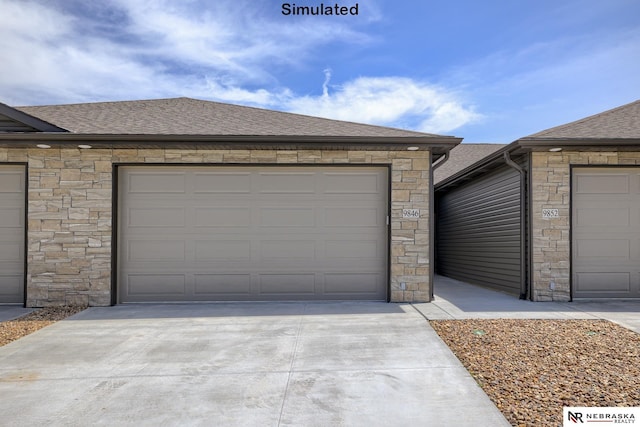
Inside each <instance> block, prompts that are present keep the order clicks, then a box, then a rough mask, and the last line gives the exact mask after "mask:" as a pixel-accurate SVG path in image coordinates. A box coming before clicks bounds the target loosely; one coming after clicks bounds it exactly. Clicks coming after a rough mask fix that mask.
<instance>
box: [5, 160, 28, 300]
mask: <svg viewBox="0 0 640 427" xmlns="http://www.w3.org/2000/svg"><path fill="white" fill-rule="evenodd" d="M24 209H25V167H24V166H13V165H0V303H1V304H10V303H23V302H24V252H25V251H24V227H25V224H24V216H25V215H24Z"/></svg>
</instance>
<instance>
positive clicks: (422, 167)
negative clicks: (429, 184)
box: [412, 157, 431, 171]
mask: <svg viewBox="0 0 640 427" xmlns="http://www.w3.org/2000/svg"><path fill="white" fill-rule="evenodd" d="M412 165H413V170H414V171H428V170H429V168H431V162H429V158H428V157H427V158H424V157H423V158H419V159H413V160H412Z"/></svg>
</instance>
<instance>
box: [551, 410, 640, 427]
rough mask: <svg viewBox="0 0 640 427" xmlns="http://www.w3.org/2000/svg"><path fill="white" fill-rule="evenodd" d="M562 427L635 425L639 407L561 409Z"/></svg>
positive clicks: (638, 416) (639, 415) (639, 413)
mask: <svg viewBox="0 0 640 427" xmlns="http://www.w3.org/2000/svg"><path fill="white" fill-rule="evenodd" d="M562 418H563V422H562V426H563V427H567V426H575V425H576V424H590V423H598V426H608V425H620V424H635V423H636V420H638V419H639V418H640V407H633V408H617V407H605V408H597V407H584V406H574V407H565V408H562Z"/></svg>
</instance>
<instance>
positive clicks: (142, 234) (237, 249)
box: [118, 166, 389, 302]
mask: <svg viewBox="0 0 640 427" xmlns="http://www.w3.org/2000/svg"><path fill="white" fill-rule="evenodd" d="M118 177H119V184H118V189H119V195H120V197H119V217H118V224H119V232H118V248H119V249H118V255H119V257H118V270H119V280H118V282H119V286H120V292H119V295H120V302H139V301H201V300H211V299H213V300H236V301H237V300H253V301H255V300H283V299H285V300H335V299H339V300H346V299H364V300H386V299H387V252H388V246H389V241H388V231H387V228H388V227H387V217H388V215H389V211H388V204H389V191H388V190H389V180H388V168H387V167H385V166H383V167H354V166H351V167H348V166H343V167H327V166H320V167H319V166H302V167H300V166H278V167H262V166H208V167H196V166H190V167H185V166H169V167H165V166H122V167H118Z"/></svg>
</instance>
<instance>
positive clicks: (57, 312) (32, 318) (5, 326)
mask: <svg viewBox="0 0 640 427" xmlns="http://www.w3.org/2000/svg"><path fill="white" fill-rule="evenodd" d="M86 308H87V307H82V306H64V307H46V308H41V309H38V310H36V311H33V312H31V313H29V314H26V315H24V316H21V317H18V318H17V319H14V320H9V321H6V322H0V346H3V345H5V344H9V343H10V342H12V341H15V340H17V339H19V338H22V337H24V336H25V335H29V334H31V333H33V332H35V331H37V330H38V329H42V328H44V327H45V326H48V325H50V324H52V323H54V322H57V321H58V320H62V319H65V318H67V317H69V316H72V315H74V314H76V313H79V312H81V311H82V310H84V309H86Z"/></svg>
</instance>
